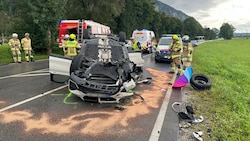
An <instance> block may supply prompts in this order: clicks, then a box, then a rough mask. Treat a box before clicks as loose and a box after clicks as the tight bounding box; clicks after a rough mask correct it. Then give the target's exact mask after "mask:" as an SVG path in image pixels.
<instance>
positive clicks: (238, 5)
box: [160, 0, 250, 33]
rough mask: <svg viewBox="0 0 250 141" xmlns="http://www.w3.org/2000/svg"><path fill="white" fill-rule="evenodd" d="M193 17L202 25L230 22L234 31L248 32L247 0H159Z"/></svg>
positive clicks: (249, 14)
mask: <svg viewBox="0 0 250 141" xmlns="http://www.w3.org/2000/svg"><path fill="white" fill-rule="evenodd" d="M160 1H162V2H164V3H166V4H168V5H170V6H172V7H173V8H175V9H177V10H180V11H182V12H184V13H186V14H187V15H189V16H191V17H194V18H195V19H196V20H197V21H198V22H199V23H200V24H201V25H202V26H203V27H209V28H214V27H215V28H218V29H219V28H220V27H221V25H222V24H223V23H229V24H232V25H233V26H234V27H235V28H236V32H240V33H246V32H250V4H249V2H250V1H249V0H160Z"/></svg>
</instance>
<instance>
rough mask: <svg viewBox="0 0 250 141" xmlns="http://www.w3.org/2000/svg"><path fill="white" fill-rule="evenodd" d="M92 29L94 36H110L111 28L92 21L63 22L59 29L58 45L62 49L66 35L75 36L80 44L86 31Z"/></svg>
mask: <svg viewBox="0 0 250 141" xmlns="http://www.w3.org/2000/svg"><path fill="white" fill-rule="evenodd" d="M87 27H90V28H91V32H92V34H93V35H95V34H106V35H108V34H110V27H108V26H106V25H103V24H100V23H97V22H94V21H91V20H61V21H60V27H59V35H58V43H59V47H62V41H63V38H64V36H65V35H66V34H68V35H69V34H72V33H73V34H75V35H76V37H77V41H78V43H81V42H82V40H83V33H84V29H87Z"/></svg>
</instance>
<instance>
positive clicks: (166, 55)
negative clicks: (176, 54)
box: [155, 34, 182, 63]
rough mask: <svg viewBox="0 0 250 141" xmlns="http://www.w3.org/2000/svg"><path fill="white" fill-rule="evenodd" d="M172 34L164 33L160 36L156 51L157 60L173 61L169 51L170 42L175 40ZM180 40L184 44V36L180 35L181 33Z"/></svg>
mask: <svg viewBox="0 0 250 141" xmlns="http://www.w3.org/2000/svg"><path fill="white" fill-rule="evenodd" d="M172 36H173V34H163V35H162V37H161V38H160V40H159V42H158V45H157V48H156V52H155V62H161V61H165V62H169V63H170V62H172V58H171V52H169V47H170V44H171V43H172V41H173V39H172ZM179 42H180V43H181V45H182V38H181V37H180V35H179Z"/></svg>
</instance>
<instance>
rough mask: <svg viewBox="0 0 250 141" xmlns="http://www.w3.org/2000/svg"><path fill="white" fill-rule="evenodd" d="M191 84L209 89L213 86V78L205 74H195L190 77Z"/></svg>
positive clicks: (198, 88) (199, 88)
mask: <svg viewBox="0 0 250 141" xmlns="http://www.w3.org/2000/svg"><path fill="white" fill-rule="evenodd" d="M190 84H191V86H192V87H193V88H194V89H196V90H208V89H210V88H211V86H212V80H211V79H210V78H209V77H208V76H206V75H204V74H194V75H192V77H191V79H190Z"/></svg>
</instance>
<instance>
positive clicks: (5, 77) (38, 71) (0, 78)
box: [0, 68, 48, 80]
mask: <svg viewBox="0 0 250 141" xmlns="http://www.w3.org/2000/svg"><path fill="white" fill-rule="evenodd" d="M45 71H47V72H48V68H47V69H41V70H36V71H29V72H24V73H19V74H14V75H9V76H3V77H0V80H2V79H7V78H11V77H18V76H22V75H25V74H30V73H40V72H41V73H43V72H45Z"/></svg>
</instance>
